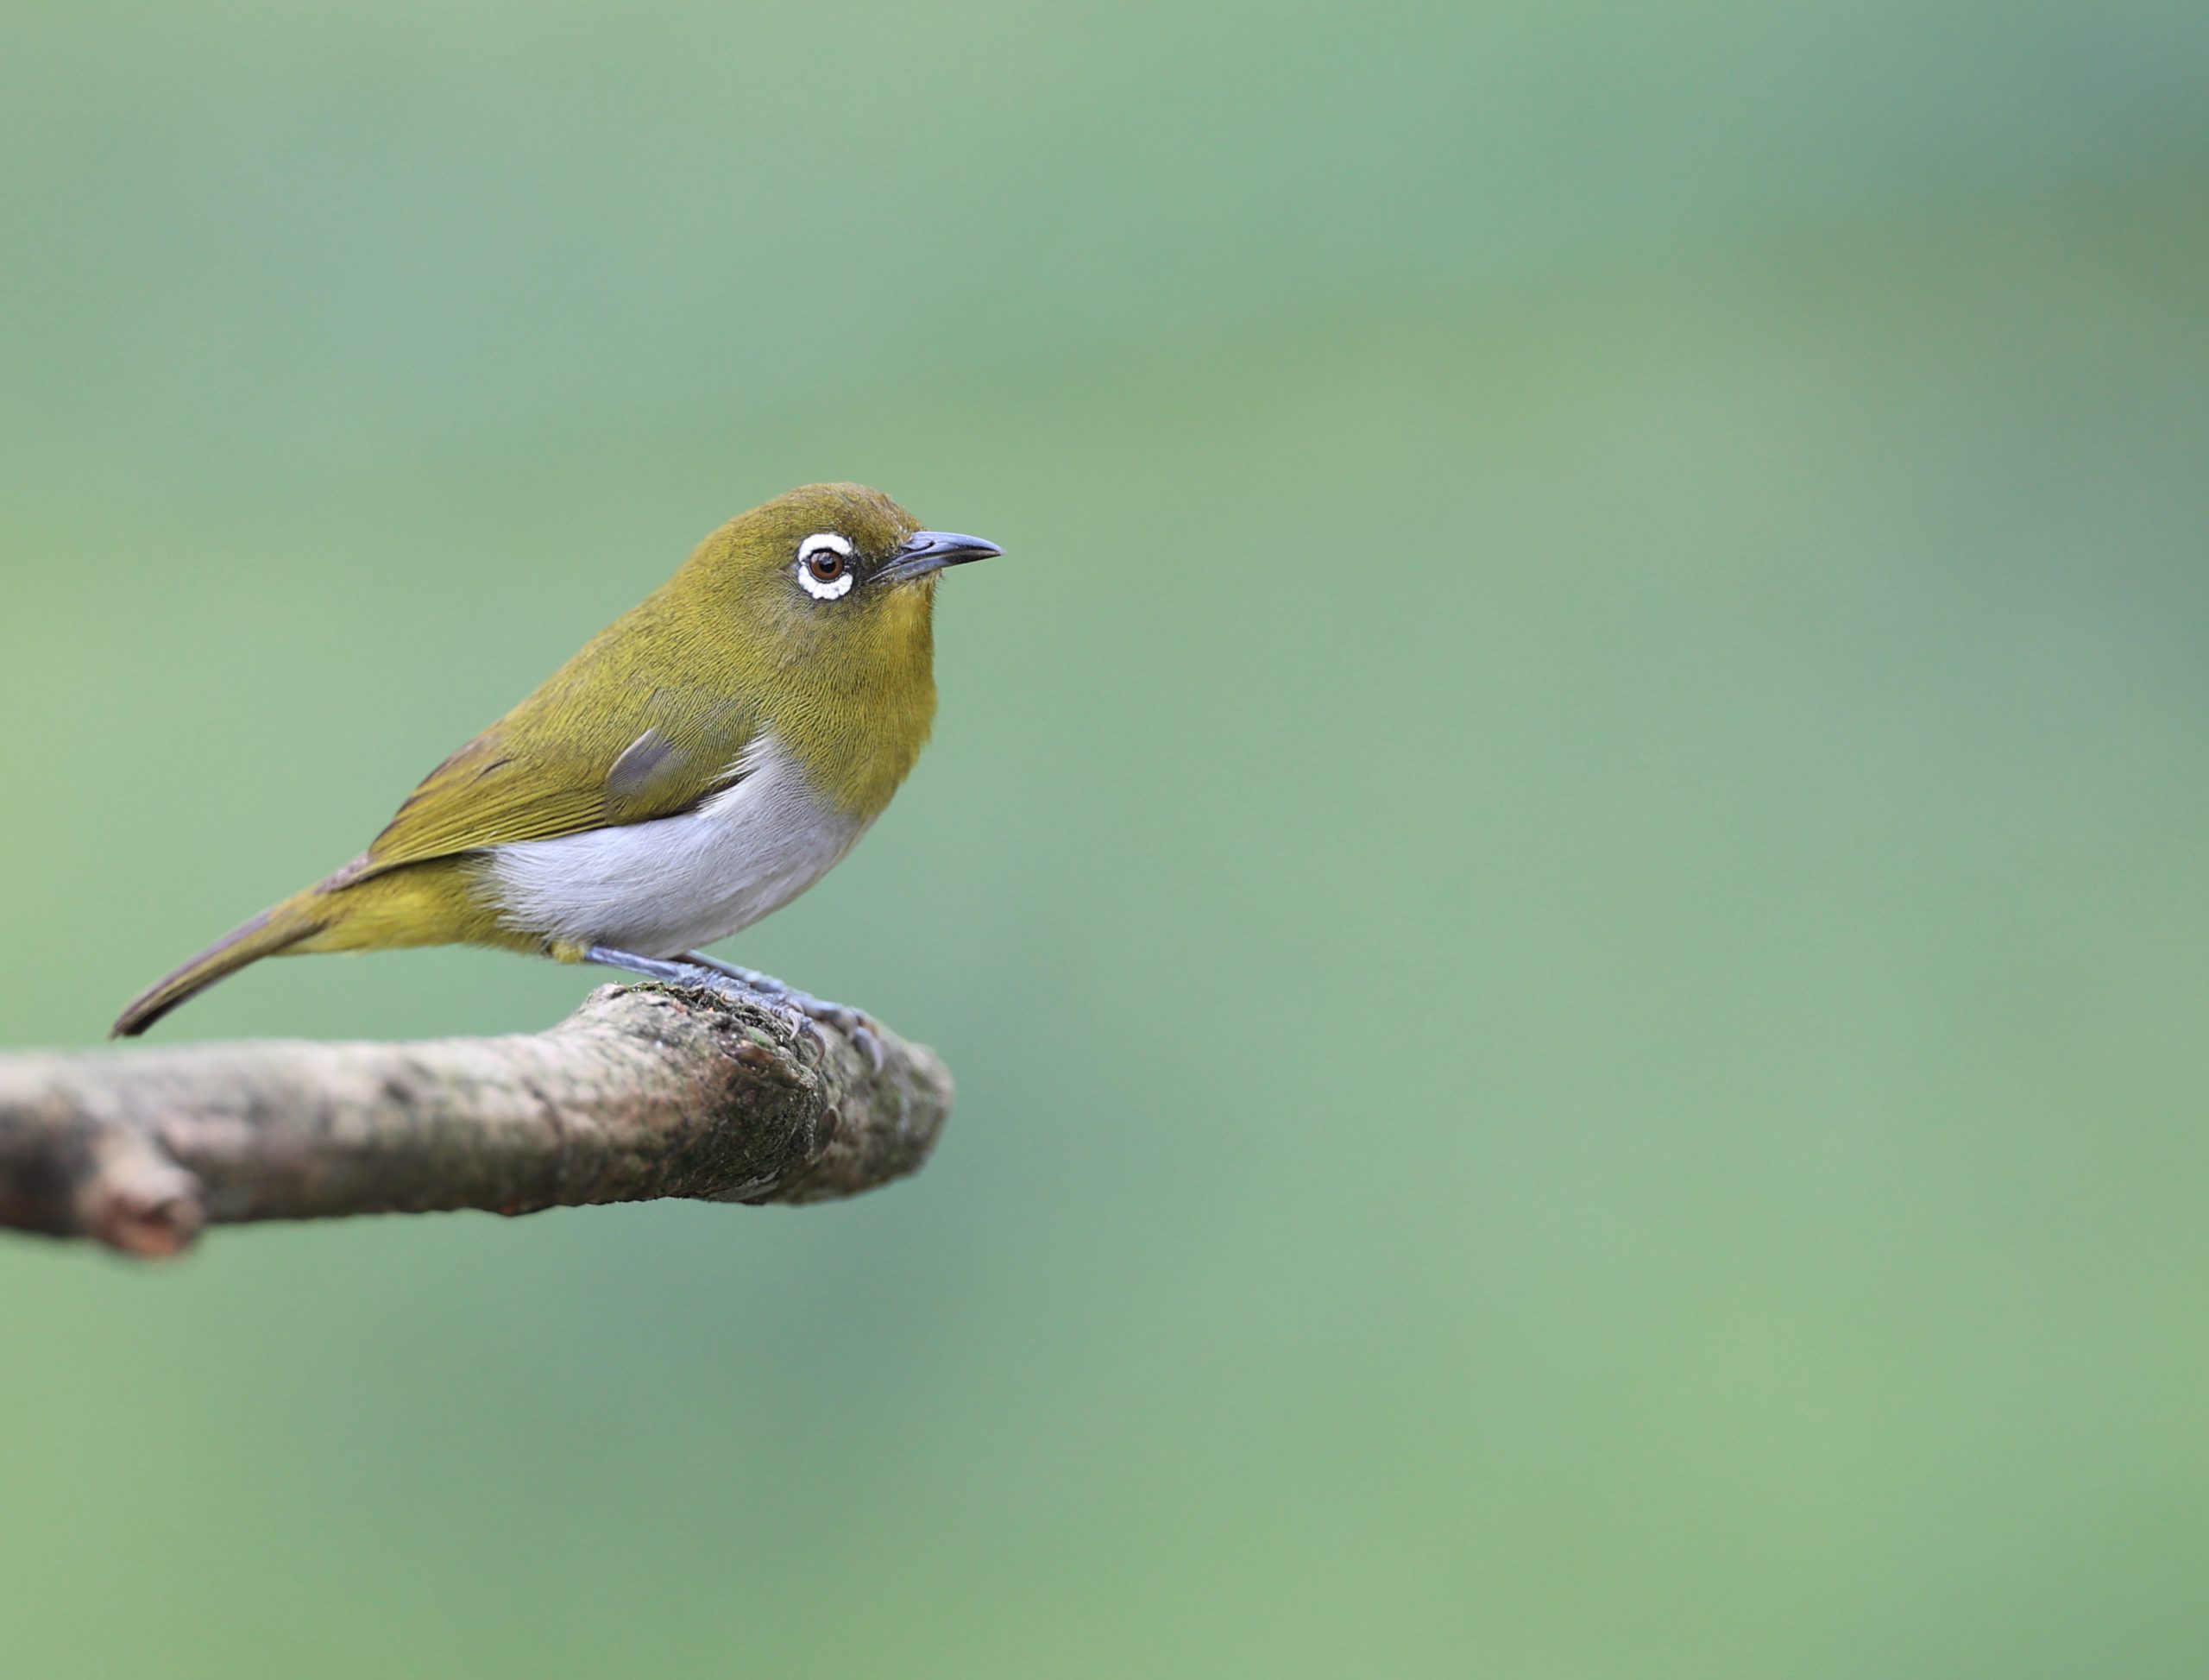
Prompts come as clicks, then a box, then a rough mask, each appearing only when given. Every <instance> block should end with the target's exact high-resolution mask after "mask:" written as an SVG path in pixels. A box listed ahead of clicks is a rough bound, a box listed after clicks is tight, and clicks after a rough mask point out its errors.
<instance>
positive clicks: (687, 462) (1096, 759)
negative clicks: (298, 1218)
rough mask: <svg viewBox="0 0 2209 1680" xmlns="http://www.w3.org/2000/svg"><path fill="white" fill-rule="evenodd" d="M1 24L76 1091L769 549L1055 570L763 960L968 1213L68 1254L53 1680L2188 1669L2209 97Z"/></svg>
mask: <svg viewBox="0 0 2209 1680" xmlns="http://www.w3.org/2000/svg"><path fill="white" fill-rule="evenodd" d="M4 22H5V34H6V39H7V41H8V42H9V46H8V49H7V51H6V52H5V53H4V54H3V55H0V159H4V172H3V173H0V218H3V219H0V225H4V228H5V230H6V232H5V236H4V241H3V242H0V424H4V428H5V435H6V437H7V440H8V442H7V447H6V449H5V450H4V451H0V510H4V515H5V525H4V534H0V567H3V568H4V595H0V716H4V717H5V719H6V720H7V721H8V724H9V727H8V728H7V729H6V730H5V731H4V733H0V787H4V789H5V790H6V798H5V803H4V809H5V811H6V814H7V817H8V821H6V822H5V823H4V825H0V903H3V904H4V910H5V922H6V926H7V928H8V931H9V937H8V960H7V963H6V970H7V972H6V973H5V975H4V977H0V999H4V1003H5V1013H4V1022H5V1026H4V1032H5V1035H6V1036H7V1038H8V1039H9V1041H13V1042H16V1043H21V1044H44V1043H60V1044H77V1043H91V1042H93V1041H96V1039H97V1038H98V1035H99V1034H100V1033H101V1031H102V1030H103V1029H104V1026H105V1023H106V1022H107V1021H108V1020H109V1019H110V1016H111V1015H112V1013H113V1011H114V1010H115V1008H116V1006H117V1005H118V1004H120V1003H121V1002H122V1000H123V998H124V997H127V996H128V995H129V993H130V992H131V991H134V990H135V988H136V987H137V986H139V985H141V984H142V983H143V982H145V981H146V980H148V978H152V977H153V976H154V975H155V974H156V973H158V972H160V971H162V970H164V969H166V968H167V967H168V966H170V965H171V964H173V962H175V961H176V960H179V959H180V958H181V957H183V956H184V955H186V953H189V952H190V951H192V950H193V949H195V948H197V947H198V946H199V945H200V944H201V943H203V942H204V941H206V940H207V939H209V938H211V936H213V935H214V934H217V933H219V932H221V931H223V929H224V928H228V927H229V926H230V924H231V923H232V922H236V920H238V919H239V918H241V917H242V916H245V915H246V914H248V913H249V912H251V911H253V910H255V909H259V908H260V907H261V905H263V904H264V903H267V902H269V901H270V900H272V899H274V898H275V897H279V896H280V895H281V894H283V893H285V892H286V891H288V890H291V889H292V888H293V887H295V886H297V885H299V884H303V883H304V882H305V881H307V880H309V879H311V878H314V877H316V876H317V875H318V874H319V873H321V872H322V871H324V870H326V869H328V868H330V867H331V866H332V865H336V864H337V863H339V862H342V861H343V859H345V858H347V857H349V856H350V855H351V854H352V853H354V852H355V851H356V850H357V849H358V847H359V846H361V845H362V842H363V841H364V840H366V839H367V838H368V836H369V835H370V834H373V832H374V830H375V829H376V828H377V827H379V826H380V825H381V821H383V819H384V818H385V817H386V816H387V815H388V814H389V812H390V810H391V809H392V808H393V805H394V804H395V803H396V802H397V801H398V799H399V798H400V796H402V795H403V794H404V793H405V792H406V790H407V789H408V788H409V787H411V786H412V783H413V782H414V780H415V779H416V777H419V775H420V774H421V773H422V772H423V771H426V770H427V769H428V768H429V767H430V766H431V764H434V763H436V762H437V759H438V758H440V757H442V756H443V755H444V752H446V751H447V750H448V749H449V748H450V747H451V746H455V745H456V744H457V743H458V742H459V741H460V740H461V739H463V738H464V737H466V736H467V735H468V734H469V733H472V732H473V731H474V730H475V728H477V727H480V726H481V725H482V724H483V723H485V722H488V720H490V719H491V718H493V717H494V716H495V715H496V714H498V713H500V711H502V710H503V709H504V708H505V707H506V706H507V704H508V703H510V702H512V701H513V700H514V699H516V698H518V697H519V695H521V694H522V693H524V692H525V691H526V689H528V688H529V687H530V686H532V684H533V683H535V682H536V680H537V679H538V677H540V676H543V675H544V674H545V673H546V672H548V671H549V670H551V668H552V667H553V666H554V665H555V664H557V663H558V662H559V660H560V659H562V658H564V657H565V656H566V655H567V653H569V652H570V651H571V650H572V649H573V648H574V647H575V646H576V645H578V644H579V643H580V642H581V641H582V639H584V638H585V637H586V636H587V635H588V634H589V633H590V632H593V631H594V630H595V629H596V628H597V627H598V626H600V625H601V624H602V623H603V622H605V621H606V620H607V619H609V618H611V617H612V616H613V615H614V613H617V612H619V611H620V609H622V608H623V607H626V606H627V605H629V604H630V603H631V602H632V601H634V600H635V599H637V598H638V597H639V596H640V595H643V594H644V593H645V591H646V590H647V589H648V588H651V587H652V586H653V585H654V584H656V583H657V582H658V581H659V580H660V579H661V578H662V577H663V576H664V575H665V574H666V573H667V572H668V571H669V570H670V569H672V568H673V566H674V565H675V563H677V561H678V560H679V559H680V558H681V557H683V554H685V553H686V552H687V551H688V549H689V545H690V544H692V543H693V542H694V541H695V539H696V538H698V537H699V536H701V535H702V533H703V532H705V531H707V530H708V528H710V527H711V526H712V525H714V524H715V523H717V522H718V521H720V520H721V519H723V518H725V517H727V515H728V514H730V513H734V512H736V511H738V510H739V509H741V508H743V507H748V506H750V505H752V503H754V502H756V501H758V500H761V499H763V498H764V497H765V496H767V495H769V494H772V493H774V492H776V491H778V490H781V489H783V488H785V487H787V486H789V485H790V484H792V483H796V482H798V481H804V480H809V479H818V478H832V477H833V478H845V477H848V478H856V479H860V480H864V481H869V482H872V483H875V484H878V485H880V486H882V487H883V488H885V489H887V490H888V491H890V492H891V494H894V495H896V496H897V497H898V498H899V499H900V500H903V501H904V502H906V503H907V504H908V505H909V507H912V508H913V509H914V510H915V511H916V513H918V514H919V515H920V516H921V517H922V519H926V520H928V521H930V522H933V523H935V524H939V525H948V526H951V527H953V528H954V529H963V530H973V531H979V532H983V533H985V534H986V535H988V536H991V537H992V538H997V539H998V541H1000V542H1002V543H1003V544H1004V545H1005V546H1006V548H1007V549H1008V550H1010V553H1011V557H1009V558H1008V559H1006V560H1004V562H1002V563H991V565H989V566H986V567H979V568H976V569H972V570H971V571H967V572H962V573H960V574H959V575H957V576H954V577H953V579H952V580H951V581H950V582H949V584H948V586H947V588H946V589H945V590H944V592H943V595H942V599H941V612H940V615H939V621H940V644H939V674H940V677H941V687H942V689H943V701H944V703H943V711H942V715H941V720H940V722H939V725H938V729H937V739H936V744H935V746H934V747H933V748H932V749H931V750H930V752H929V753H928V756H927V757H926V758H924V759H923V760H922V765H921V768H920V771H918V773H917V774H916V777H915V778H914V780H913V782H912V783H911V784H910V785H909V787H908V788H907V789H906V790H905V792H904V793H903V796H901V797H900V799H899V800H898V802H897V804H896V805H895V806H894V807H893V808H892V809H891V812H890V814H889V815H888V816H887V817H886V818H885V819H884V821H883V822H882V823H881V824H880V825H879V826H878V827H877V829H876V830H875V832H874V833H873V834H872V836H871V837H870V838H869V839H868V840H867V841H866V843H865V845H864V846H861V847H860V849H859V852H858V853H856V854H855V855H854V856H853V859H851V860H850V861H849V862H848V863H846V865H844V866H843V867H842V868H841V869H840V871H837V873H836V874H835V875H834V877H832V878H831V879H830V880H829V881H828V883H826V884H824V885H823V886H822V887H821V888H820V889H818V890H816V891H815V892H814V893H813V894H811V895H810V896H809V897H806V898H805V899H803V900H802V901H801V902H800V903H798V904H796V905H795V906H794V907H792V908H791V909H788V910H786V911H784V913H783V914H781V915H779V916H777V917H775V918H774V919H773V920H772V921H771V922H767V923H765V925H763V926H761V927H760V928H757V929H754V930H753V931H752V933H751V934H747V935H746V936H745V937H743V938H742V939H740V940H739V941H736V942H735V943H734V944H733V946H732V947H730V954H732V955H734V956H738V957H740V958H741V959H742V960H746V961H748V962H752V963H756V964H759V965H762V966H765V967H768V968H770V969H771V970H773V971H775V972H779V973H782V974H784V975H785V976H787V977H789V978H791V979H793V980H795V981H796V982H798V983H801V984H802V985H806V986H808V987H809V988H811V989H813V990H815V991H820V992H822V993H824V994H826V995H829V996H832V997H842V998H846V999H848V1000H850V1001H853V1002H855V1003H859V1004H864V1005H865V1006H867V1007H869V1008H871V1009H872V1010H875V1011H877V1012H878V1013H879V1014H880V1015H881V1016H883V1017H884V1019H885V1020H886V1021H888V1022H891V1023H893V1024H894V1025H895V1026H897V1028H899V1029H902V1030H903V1031H905V1032H907V1033H909V1034H910V1035H913V1036H916V1037H918V1038H922V1039H924V1040H927V1041H929V1042H932V1043H934V1044H935V1045H936V1046H938V1047H939V1048H941V1049H942V1051H943V1052H944V1053H945V1054H946V1055H947V1058H948V1059H949V1060H950V1062H951V1064H952V1066H953V1068H954V1070H955V1071H956V1073H957V1074H958V1077H959V1079H960V1109H959V1111H958V1113H957V1115H956V1116H955V1117H954V1119H953V1123H952V1126H951V1129H950V1130H949V1131H948V1133H947V1136H946V1139H945V1141H944V1143H943V1145H942V1147H941V1149H940V1151H939V1152H938V1154H937V1155H936V1158H935V1161H934V1162H933V1163H932V1164H931V1165H930V1167H928V1170H927V1171H926V1172H925V1173H923V1174H922V1176H921V1177H920V1178H918V1179H917V1180H914V1181H912V1182H910V1183H909V1184H906V1185H903V1186H899V1187H897V1188H896V1189H894V1190H891V1191H887V1192H883V1193H880V1194H878V1195H875V1196H872V1197H870V1198H867V1199H864V1200H861V1201H858V1202H855V1203H852V1204H849V1205H841V1206H836V1207H830V1208H822V1209H816V1210H811V1211H802V1212H790V1211H747V1210H732V1209H727V1208H720V1207H693V1206H685V1205H656V1206H646V1207H636V1208H625V1209H614V1210H596V1211H580V1212H557V1213H551V1214H547V1215H544V1216H541V1217H538V1218H530V1219H526V1220H522V1221H519V1222H514V1223H505V1222H500V1221H498V1220H494V1219H491V1218H480V1217H475V1216H455V1217H448V1218H424V1219H407V1220H400V1219H392V1220H383V1221H362V1222H359V1223H356V1224H346V1225H342V1226H331V1227H326V1228H320V1229H311V1228H271V1229H267V1230H249V1231H243V1232H224V1233H218V1234H217V1236H214V1237H213V1239H212V1240H211V1241H210V1242H209V1243H207V1244H206V1245H205V1248H204V1249H203V1250H202V1251H201V1253H200V1254H199V1255H198V1256H197V1257H196V1258H194V1259H192V1261H190V1262H187V1263H186V1264H184V1265H182V1266H180V1267H177V1268H170V1269H168V1270H167V1271H162V1272H154V1273H148V1272H147V1271H145V1270H142V1269H138V1268H129V1267H126V1266H124V1265H123V1264H122V1263H120V1262H116V1261H114V1260H112V1259H110V1258H107V1257H104V1256H102V1255H98V1254H94V1253H91V1252H89V1251H75V1250H65V1249H60V1248H55V1247H51V1246H47V1245H43V1244H40V1243H34V1242H31V1241H28V1240H23V1239H13V1240H9V1241H7V1242H6V1243H3V1244H0V1488H4V1490H5V1494H4V1505H0V1511H4V1520H0V1628H4V1632H0V1667H4V1669H5V1671H7V1672H8V1673H9V1675H11V1676H12V1675H22V1676H25V1677H33V1676H35V1677H41V1680H44V1677H74V1676H79V1675H83V1676H107V1675H113V1674H118V1673H125V1672H160V1673H164V1674H170V1675H190V1676H202V1675H205V1676H220V1677H249V1676H262V1675H266V1676H272V1677H299V1676H308V1675H316V1676H319V1675H333V1676H343V1675H378V1674H405V1675H408V1676H471V1677H473V1676H482V1675H491V1674H510V1673H511V1674H538V1675H578V1676H580V1675H602V1674H650V1675H684V1674H721V1673H730V1672H739V1671H758V1672H762V1673H771V1674H792V1675H796V1674H807V1675H812V1674H821V1675H841V1674H866V1673H895V1674H900V1675H922V1674H927V1675H945V1676H960V1677H971V1676H984V1675H989V1676H996V1675H1004V1676H1033V1675H1098V1676H1104V1675H1129V1674H1187V1675H1205V1676H1211V1675H1223V1674H1249V1675H1264V1676H1281V1675H1325V1676H1333V1675H1345V1674H1378V1675H1412V1674H1492V1675H1499V1676H1510V1677H1514V1680H1516V1677H1537V1676H1539V1677H1564V1676H1591V1677H1596V1676H1618V1675H1637V1676H1639V1675H1652V1676H1670V1675H1677V1676H1683V1677H1690V1676H1708V1675H1713V1674H1721V1673H1723V1674H1740V1675H1753V1676H1759V1677H1768V1676H1776V1675H1786V1676H1790V1677H1791V1676H1872V1677H1892V1676H1903V1675H1910V1676H1916V1675H1924V1676H1942V1677H1951V1676H1958V1675H1989V1676H2002V1677H2019V1676H2030V1675H2042V1674H2045V1675H2077V1674H2086V1673H2094V1674H2124V1675H2127V1676H2161V1675H2174V1676H2176V1675H2189V1676H2190V1675H2195V1674H2199V1673H2200V1672H2201V1671H2202V1668H2203V1663H2204V1653H2205V1650H2209V1610H2206V1609H2205V1607H2204V1601H2203V1596H2202V1582H2203V1580H2204V1574H2205V1569H2209V1503H2205V1501H2206V1500H2209V1424H2205V1419H2209V1342H2205V1337H2204V1324H2205V1318H2204V1314H2205V1309H2209V1224H2205V1221H2204V1218H2203V1207H2204V1201H2205V1195H2209V1138H2205V1131H2204V1127H2203V1121H2204V1118H2205V1107H2209V1034H2205V1030H2204V1012H2205V1004H2209V877H2205V871H2204V861H2205V859H2204V839H2205V825H2206V823H2209V776H2205V771H2206V770H2209V764H2205V746H2209V668H2206V667H2205V658H2204V650H2205V638H2209V542H2205V536H2206V535H2209V307H2206V306H2205V305H2209V99H2205V98H2204V97H2203V88H2204V86H2205V76H2209V10H2205V9H2203V8H2202V7H2201V6H2200V4H2199V3H2198V0H2187V3H2168V4H2156V3H2139V4H2119V5H2104V6H2088V5H2085V4H2072V5H2008V6H1992V5H1987V6H1969V5H1960V4H1953V3H1934V4H1923V3H1919V4H1910V5H1904V4H1897V3H1873V0H1862V3H1853V4H1845V5H1842V4H1836V5H1827V6H1801V5H1797V6H1781V7H1770V6H1756V5H1751V4H1746V3H1738V0H1713V3H1704V4H1675V5H1671V6H1665V7H1661V8H1646V9H1621V8H1612V7H1606V6H1599V5H1595V4H1590V3H1586V0H1577V3H1566V4H1560V5H1548V6H1538V5H1535V4H1532V3H1528V0H1520V3H1515V4H1511V5H1505V6H1495V7H1471V6H1463V5H1454V6H1444V7H1436V8H1433V9H1420V8H1414V7H1403V6H1391V5H1380V6H1373V5H1365V6H1348V5H1343V6H1337V7H1300V6H1282V5H1279V4H1269V5H1259V4H1256V3H1251V4H1212V5H1204V6H1198V7H1190V6H1188V5H1185V4H1175V5H1166V4H1159V3H1120V4H1117V5H1111V6H1104V5H1096V6H1089V7H1049V6H1035V5H1027V4H1011V3H1006V0H955V3H943V4H938V5H935V6H932V7H928V8H911V7H904V6H897V5H891V4H885V3H879V0H853V3H838V4H829V5H815V6H810V7H804V8H796V7H792V8H788V9H780V10H774V11H768V10H763V9H756V8H752V7H743V6H739V7H730V6H703V5H700V6H688V7H686V6H680V5H657V4H646V5H634V4H632V5H624V6H620V7H612V6H607V7H595V6H579V5H572V4H551V5H546V4H542V3H540V4H534V5H529V6H521V5H492V4H477V5H467V6H460V7H454V6H451V5H448V4H443V3H440V4H437V5H430V4H423V3H398V4H387V5H383V6H379V7H374V8H368V7H323V8H299V7H278V6H267V5H249V4H234V3H221V4H200V5H194V6H192V7H189V8H180V7H170V6H159V7H157V6H151V5H142V4H141V5H100V4H92V5H85V6H80V7H74V8H68V9H63V8H59V7H55V6H52V5H41V6H35V7H26V6H22V5H10V6H9V7H8V8H7V15H6V17H5V19H4ZM592 983H593V977H590V976H587V975H584V974H581V973H577V972H563V971H561V970H558V969H557V968H555V967H553V966H550V965H543V966H539V965H532V964H529V963H526V962H522V961H519V960H514V959H513V958H508V957H503V956H496V955H490V954H482V953H459V952H431V953H410V954H406V955H399V956H385V957H377V958H370V959H367V960H358V961H340V960H318V961H314V962H300V963H286V964H270V965H266V966H262V967H261V968H258V969H255V970H254V971H252V972H249V973H248V974H246V975H244V976H242V977H241V978H238V979H236V980H234V981H232V982H230V983H229V984H228V985H224V986H223V987H222V988H221V989H220V990H219V991H216V992H214V993H212V994H211V995H210V996H209V997H207V998H206V999H205V1000H204V1001H202V1002H200V1003H198V1004H194V1005H193V1006H192V1008H191V1009H190V1010H186V1012H185V1013H184V1014H182V1015H180V1016H178V1017H177V1018H176V1020H175V1022H173V1024H172V1025H171V1026H169V1027H167V1028H164V1029H162V1035H163V1036H164V1037H165V1038H166V1039H167V1041H171V1042H175V1041H184V1040H188V1039H192V1038H198V1037H217V1036H228V1035H241V1034H273V1033H281V1034H302V1035H324V1036H343V1035H379V1036H382V1035H388V1036H402V1035H421V1034H437V1033H452V1032H464V1033H474V1032H492V1031H507V1030H524V1029H534V1028H538V1027H540V1026H544V1025H546V1024H548V1023H550V1022H552V1021H554V1020H556V1019H557V1018H558V1017H559V1016H561V1015H562V1014H563V1012H564V1011H565V1010H567V1009H568V1008H570V1006H571V1005H572V1004H574V1003H575V1002H576V1000H577V999H578V998H579V997H581V996H582V993H583V991H585V990H586V989H587V987H588V985H590V984H592Z"/></svg>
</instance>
